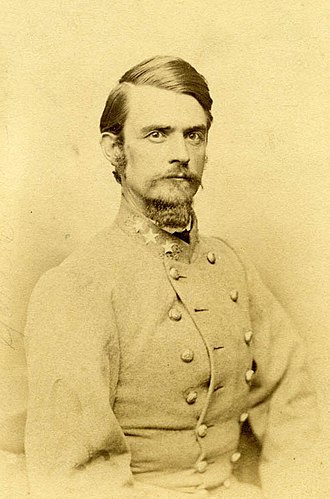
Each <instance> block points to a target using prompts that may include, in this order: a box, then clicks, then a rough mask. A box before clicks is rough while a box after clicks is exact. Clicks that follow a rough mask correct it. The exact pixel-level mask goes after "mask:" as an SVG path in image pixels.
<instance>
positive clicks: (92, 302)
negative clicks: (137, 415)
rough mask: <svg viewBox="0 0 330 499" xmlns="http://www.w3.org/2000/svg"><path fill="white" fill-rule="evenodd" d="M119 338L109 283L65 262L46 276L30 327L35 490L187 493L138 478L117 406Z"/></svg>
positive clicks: (29, 455) (53, 493)
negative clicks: (84, 276)
mask: <svg viewBox="0 0 330 499" xmlns="http://www.w3.org/2000/svg"><path fill="white" fill-rule="evenodd" d="M116 338H117V337H116V325H115V321H114V317H113V315H112V312H111V304H110V303H108V297H107V296H105V291H104V289H103V288H102V287H98V286H97V285H96V284H95V283H90V282H88V280H86V282H82V281H81V279H80V280H79V283H78V282H77V279H76V278H75V277H74V276H73V277H70V276H68V275H67V274H66V275H63V274H62V273H61V271H60V270H58V269H55V270H54V271H51V272H50V273H48V275H46V276H45V277H43V278H42V279H41V281H40V282H39V284H38V285H37V287H36V289H35V290H34V292H33V295H32V298H31V302H30V307H29V313H28V321H27V327H26V347H27V364H28V381H29V401H28V417H27V425H26V446H25V447H26V459H27V470H28V479H29V485H30V492H31V495H32V497H38V498H43V497H47V498H54V499H55V498H58V497H63V498H77V499H78V498H79V499H83V498H84V497H88V498H93V497H95V498H97V499H102V498H107V499H110V498H117V497H129V498H140V497H141V499H142V498H148V497H150V498H154V497H159V498H164V499H170V498H171V497H180V496H179V495H178V494H175V495H171V493H170V492H169V491H168V492H167V491H164V490H163V489H158V488H155V487H148V486H144V485H140V484H134V481H133V477H132V473H131V471H130V453H129V450H128V448H127V446H126V441H125V437H124V434H123V432H122V430H121V428H120V426H119V424H118V422H117V420H116V418H115V416H114V413H113V411H112V408H111V403H112V402H113V398H114V392H115V386H116V383H117V375H118V364H117V365H116V362H118V357H119V356H118V344H117V339H116ZM109 359H110V360H112V362H110V361H109ZM116 359H117V360H116Z"/></svg>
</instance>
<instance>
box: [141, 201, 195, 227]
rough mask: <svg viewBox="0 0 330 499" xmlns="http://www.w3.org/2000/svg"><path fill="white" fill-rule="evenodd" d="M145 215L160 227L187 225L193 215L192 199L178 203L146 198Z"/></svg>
mask: <svg viewBox="0 0 330 499" xmlns="http://www.w3.org/2000/svg"><path fill="white" fill-rule="evenodd" d="M144 201H145V215H146V216H147V217H148V218H150V219H151V220H153V221H154V222H155V223H156V224H157V225H159V227H173V228H174V227H178V228H184V227H186V226H187V225H188V224H189V222H190V220H191V217H192V215H193V207H192V205H193V203H192V199H189V200H187V201H182V202H178V203H173V202H168V201H164V200H162V199H152V198H151V199H150V198H145V199H144Z"/></svg>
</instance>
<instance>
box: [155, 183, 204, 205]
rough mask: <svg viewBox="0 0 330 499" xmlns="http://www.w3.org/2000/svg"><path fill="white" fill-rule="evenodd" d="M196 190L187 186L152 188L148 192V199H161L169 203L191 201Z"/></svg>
mask: <svg viewBox="0 0 330 499" xmlns="http://www.w3.org/2000/svg"><path fill="white" fill-rule="evenodd" d="M195 194H196V190H195V189H192V188H191V186H190V188H189V187H188V188H187V186H181V185H180V186H175V185H174V186H171V187H170V188H169V187H168V188H166V189H165V188H162V189H159V188H157V189H154V190H153V191H152V192H150V193H149V194H148V198H149V199H154V200H155V201H156V200H159V201H162V202H164V203H170V204H185V203H192V200H193V197H194V195H195Z"/></svg>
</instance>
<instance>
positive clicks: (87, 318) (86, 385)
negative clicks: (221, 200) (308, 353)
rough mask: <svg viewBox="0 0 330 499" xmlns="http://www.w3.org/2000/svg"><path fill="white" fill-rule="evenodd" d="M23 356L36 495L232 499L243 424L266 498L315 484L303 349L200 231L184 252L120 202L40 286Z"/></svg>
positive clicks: (313, 420) (313, 426) (247, 274)
mask: <svg viewBox="0 0 330 499" xmlns="http://www.w3.org/2000/svg"><path fill="white" fill-rule="evenodd" d="M26 345H27V361H28V377H29V405H28V419H27V428H26V456H27V466H28V476H29V481H30V487H31V492H32V493H33V494H35V495H36V496H38V494H39V495H40V496H43V495H44V491H45V490H47V496H48V497H50V496H51V493H53V494H54V497H97V498H98V499H102V498H112V497H113V498H117V497H124V496H125V497H150V498H152V497H181V495H180V494H185V493H196V494H197V495H198V494H199V493H201V494H202V493H204V494H207V492H206V491H210V492H212V491H213V492H214V493H215V492H217V493H218V494H219V497H222V495H221V493H222V492H221V491H222V490H225V489H228V488H230V482H231V480H232V478H231V477H232V469H233V467H235V466H237V463H238V462H239V461H240V458H241V455H240V452H239V450H238V442H239V437H240V431H241V427H242V425H243V424H244V422H245V421H246V420H248V422H249V424H250V426H251V428H252V430H253V432H254V434H255V436H256V438H257V439H258V441H259V442H260V444H261V446H262V453H261V460H260V465H259V474H260V479H261V484H262V489H263V493H264V494H265V495H269V496H270V497H279V495H275V493H274V490H276V491H277V492H276V494H281V493H282V492H281V491H283V492H285V491H288V489H289V488H290V487H292V483H293V480H294V477H295V476H298V477H299V479H298V482H299V484H301V478H302V477H304V476H305V474H304V471H303V470H304V465H305V464H306V455H307V449H308V447H309V446H310V444H311V443H312V442H313V440H314V437H315V434H316V432H317V416H316V413H315V406H316V404H315V396H314V391H313V389H312V387H311V382H310V378H309V376H308V372H307V368H306V362H305V353H304V350H303V345H302V340H301V338H300V337H299V335H298V334H297V333H296V332H295V331H294V329H293V328H292V326H291V324H290V322H289V320H288V318H287V316H286V314H285V313H284V311H283V310H282V308H281V306H280V305H279V303H278V302H277V301H276V300H275V298H274V297H273V296H272V294H271V293H270V292H269V290H268V289H267V288H266V287H265V286H264V284H263V283H262V282H261V280H260V278H259V276H258V274H257V272H256V271H255V269H254V268H253V267H252V266H251V264H250V263H248V261H247V260H246V258H245V257H242V256H241V255H240V253H237V252H236V251H234V250H233V249H232V247H231V246H229V245H228V244H227V243H226V242H224V241H222V240H221V239H218V238H209V237H202V236H200V235H199V234H198V230H197V222H196V220H195V221H194V225H193V229H192V232H191V242H190V244H189V245H188V244H186V243H185V242H183V241H181V240H180V239H178V238H177V237H175V236H173V235H170V234H169V233H167V232H165V231H163V230H161V229H159V228H158V227H157V226H155V225H154V224H153V223H152V222H151V221H150V220H148V219H146V218H144V217H143V216H142V215H141V214H139V213H137V212H135V211H134V210H132V209H131V208H130V207H129V206H128V205H127V204H126V202H125V200H123V201H122V205H121V208H120V212H119V214H118V217H117V219H116V221H115V223H114V225H113V226H112V227H111V228H109V229H106V230H104V231H103V232H102V233H100V234H99V235H97V236H96V237H95V238H94V239H93V240H92V241H91V242H90V243H88V244H87V245H85V246H84V247H83V248H81V249H80V250H78V251H76V252H75V253H73V254H72V255H71V256H70V257H69V258H67V259H66V260H65V261H64V262H63V263H62V264H61V265H59V266H58V267H56V268H55V269H52V270H50V271H49V272H47V273H46V274H45V275H44V276H43V277H42V278H41V280H40V281H39V283H38V285H37V287H36V288H35V290H34V293H33V295H32V299H31V303H30V307H29V314H28V322H27V328H26ZM234 483H235V482H234ZM308 483H309V482H308V481H307V483H305V484H304V486H303V489H304V490H305V491H306V490H309V485H308ZM274 484H275V488H274ZM87 491H88V492H87ZM297 494H298V493H297ZM283 495H284V494H283ZM203 497H204V496H203ZM224 497H227V496H225V495H224ZM228 497H229V496H228ZM236 497H238V496H236ZM246 497H248V495H246ZM255 497H256V496H255ZM284 497H286V496H285V495H284ZM290 497H298V495H297V496H295V495H291V496H290Z"/></svg>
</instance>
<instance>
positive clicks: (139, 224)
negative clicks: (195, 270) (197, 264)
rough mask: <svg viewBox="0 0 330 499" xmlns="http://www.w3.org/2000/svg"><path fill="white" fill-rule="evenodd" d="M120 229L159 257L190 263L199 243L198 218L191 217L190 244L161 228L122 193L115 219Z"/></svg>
mask: <svg viewBox="0 0 330 499" xmlns="http://www.w3.org/2000/svg"><path fill="white" fill-rule="evenodd" d="M115 224H117V225H118V226H119V227H120V229H122V230H123V231H124V232H125V233H126V234H128V235H130V236H131V237H133V238H134V239H135V240H136V243H137V244H139V245H143V246H145V247H146V248H147V249H148V250H150V251H151V252H152V253H153V254H155V255H157V256H158V257H165V258H171V259H174V260H180V261H184V262H187V263H189V262H190V261H191V258H192V256H193V253H194V251H195V248H196V245H197V243H198V227H197V218H196V216H195V214H193V216H192V219H191V223H190V226H191V230H190V244H188V243H186V242H184V241H182V240H181V239H180V238H179V237H176V236H175V235H173V234H171V233H169V232H167V231H166V230H164V229H161V228H160V227H159V226H158V225H156V224H155V223H154V222H153V221H152V220H150V218H147V217H146V216H145V215H144V214H143V213H141V212H140V211H138V210H137V209H136V208H134V207H133V206H131V205H130V204H129V203H128V202H127V201H126V199H125V198H124V196H123V195H122V198H121V203H120V208H119V212H118V214H117V217H116V219H115Z"/></svg>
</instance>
